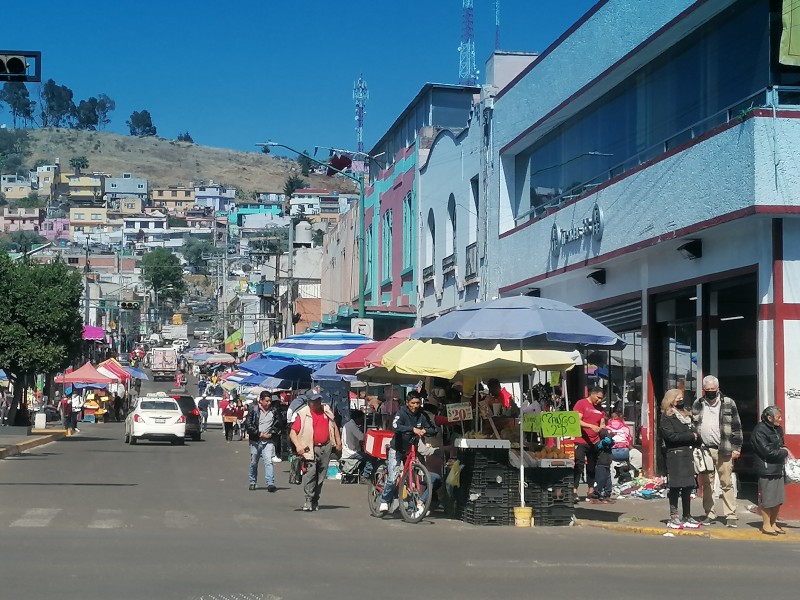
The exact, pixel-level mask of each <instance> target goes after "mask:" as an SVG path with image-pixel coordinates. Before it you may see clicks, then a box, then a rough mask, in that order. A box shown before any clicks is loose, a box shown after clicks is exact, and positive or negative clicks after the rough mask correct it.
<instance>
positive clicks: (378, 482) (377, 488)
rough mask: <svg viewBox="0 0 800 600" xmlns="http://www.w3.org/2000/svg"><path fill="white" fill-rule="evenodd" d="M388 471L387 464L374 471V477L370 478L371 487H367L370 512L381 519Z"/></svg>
mask: <svg viewBox="0 0 800 600" xmlns="http://www.w3.org/2000/svg"><path fill="white" fill-rule="evenodd" d="M387 473H388V469H387V468H386V464H385V463H384V464H382V465H380V466H378V467H377V468H376V469H375V471H373V473H372V476H371V477H370V478H369V485H368V486H367V501H368V503H369V512H370V513H371V514H372V516H373V517H380V516H381V513H380V511H379V510H378V508H379V507H380V505H381V494H382V493H383V487H384V486H385V485H386V475H387Z"/></svg>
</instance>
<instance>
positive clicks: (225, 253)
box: [214, 217, 228, 352]
mask: <svg viewBox="0 0 800 600" xmlns="http://www.w3.org/2000/svg"><path fill="white" fill-rule="evenodd" d="M214 222H215V223H216V217H215V218H214ZM227 281H228V226H227V224H226V225H225V247H224V248H223V254H222V352H225V340H227V339H228V285H227Z"/></svg>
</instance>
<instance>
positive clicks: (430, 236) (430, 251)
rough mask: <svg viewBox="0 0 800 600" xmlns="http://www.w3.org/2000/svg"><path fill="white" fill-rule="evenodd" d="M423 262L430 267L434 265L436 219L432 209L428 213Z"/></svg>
mask: <svg viewBox="0 0 800 600" xmlns="http://www.w3.org/2000/svg"><path fill="white" fill-rule="evenodd" d="M425 260H426V262H427V263H428V265H427V266H429V267H432V266H433V265H435V264H436V217H435V216H434V215H433V209H432V208H431V209H430V210H429V211H428V229H427V236H426V238H425Z"/></svg>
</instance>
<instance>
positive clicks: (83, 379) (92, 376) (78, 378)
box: [55, 362, 117, 383]
mask: <svg viewBox="0 0 800 600" xmlns="http://www.w3.org/2000/svg"><path fill="white" fill-rule="evenodd" d="M116 381H117V379H116V378H114V379H112V378H111V377H106V376H105V375H103V374H101V373H99V372H98V371H97V369H95V368H94V367H93V366H92V363H88V362H87V363H86V364H85V365H83V366H82V367H81V368H80V369H78V370H77V371H72V373H67V374H65V375H61V376H59V377H56V378H55V382H56V383H116Z"/></svg>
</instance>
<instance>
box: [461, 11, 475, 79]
mask: <svg viewBox="0 0 800 600" xmlns="http://www.w3.org/2000/svg"><path fill="white" fill-rule="evenodd" d="M472 4H473V0H463V7H462V9H461V44H460V45H459V46H458V81H459V83H460V84H461V85H475V84H476V83H477V81H478V70H477V69H476V68H475V36H474V35H473V31H472V17H473V15H472Z"/></svg>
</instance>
